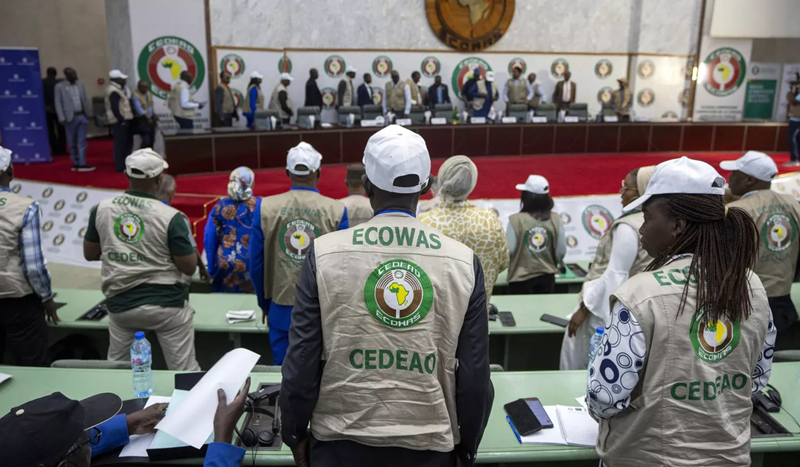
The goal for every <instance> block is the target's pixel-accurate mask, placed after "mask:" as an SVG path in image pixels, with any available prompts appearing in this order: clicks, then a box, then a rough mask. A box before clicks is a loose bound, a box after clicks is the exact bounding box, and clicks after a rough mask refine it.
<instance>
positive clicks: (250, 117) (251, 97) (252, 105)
mask: <svg viewBox="0 0 800 467" xmlns="http://www.w3.org/2000/svg"><path fill="white" fill-rule="evenodd" d="M263 79H264V76H263V75H262V74H261V73H259V72H257V71H254V72H252V73H250V84H248V85H247V96H246V97H245V98H244V102H243V103H242V115H244V118H246V119H247V128H253V122H254V121H255V119H256V112H258V111H259V110H262V109H263V108H264V93H263V92H261V81H262V80H263Z"/></svg>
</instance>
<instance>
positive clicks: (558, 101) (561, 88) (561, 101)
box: [553, 71, 575, 110]
mask: <svg viewBox="0 0 800 467" xmlns="http://www.w3.org/2000/svg"><path fill="white" fill-rule="evenodd" d="M570 78H572V73H570V72H569V71H565V72H564V80H563V81H559V82H558V83H556V90H555V92H553V104H555V105H556V109H558V110H567V109H568V108H569V105H570V104H572V103H573V102H575V83H573V82H572V81H570V80H569V79H570Z"/></svg>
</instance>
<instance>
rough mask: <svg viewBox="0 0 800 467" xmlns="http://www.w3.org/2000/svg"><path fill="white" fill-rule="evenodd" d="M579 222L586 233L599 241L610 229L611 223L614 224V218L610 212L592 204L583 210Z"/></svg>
mask: <svg viewBox="0 0 800 467" xmlns="http://www.w3.org/2000/svg"><path fill="white" fill-rule="evenodd" d="M581 221H582V222H583V228H584V229H586V233H588V234H589V236H590V237H592V238H594V239H595V240H600V238H602V237H603V235H605V233H606V232H608V230H609V229H610V228H611V223H613V222H614V216H612V215H611V211H609V210H608V209H606V208H604V207H603V206H600V205H597V204H593V205H591V206H588V207H587V208H586V209H584V210H583V214H581Z"/></svg>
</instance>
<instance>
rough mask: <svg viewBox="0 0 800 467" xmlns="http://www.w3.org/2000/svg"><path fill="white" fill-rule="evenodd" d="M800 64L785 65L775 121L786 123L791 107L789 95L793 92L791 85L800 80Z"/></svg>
mask: <svg viewBox="0 0 800 467" xmlns="http://www.w3.org/2000/svg"><path fill="white" fill-rule="evenodd" d="M799 74H800V63H784V64H783V77H782V79H781V90H780V92H778V110H777V112H775V120H778V121H779V122H785V121H786V120H787V117H786V112H787V105H789V100H788V94H789V91H790V90H791V87H792V85H791V83H792V82H794V81H798V80H800V75H799Z"/></svg>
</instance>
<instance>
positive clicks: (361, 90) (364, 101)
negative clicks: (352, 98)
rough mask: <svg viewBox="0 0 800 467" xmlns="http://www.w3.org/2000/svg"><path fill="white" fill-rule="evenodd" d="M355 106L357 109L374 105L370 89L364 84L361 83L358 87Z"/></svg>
mask: <svg viewBox="0 0 800 467" xmlns="http://www.w3.org/2000/svg"><path fill="white" fill-rule="evenodd" d="M357 105H358V106H359V107H363V106H365V105H375V100H374V99H372V88H370V87H369V86H367V85H366V83H362V84H361V86H359V87H358V100H357Z"/></svg>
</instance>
